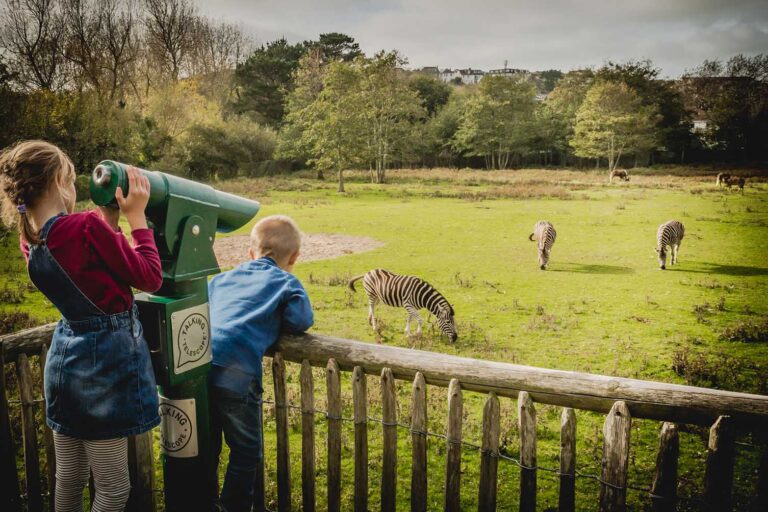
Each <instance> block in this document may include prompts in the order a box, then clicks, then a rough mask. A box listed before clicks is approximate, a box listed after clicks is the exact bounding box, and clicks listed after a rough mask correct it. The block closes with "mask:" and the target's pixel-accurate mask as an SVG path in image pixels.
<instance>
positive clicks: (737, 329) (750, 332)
mask: <svg viewBox="0 0 768 512" xmlns="http://www.w3.org/2000/svg"><path fill="white" fill-rule="evenodd" d="M720 339H721V340H724V341H740V342H743V343H762V342H765V341H768V319H763V320H762V321H760V322H753V321H750V320H748V321H746V322H739V323H737V324H735V325H732V326H730V327H726V328H725V329H723V332H722V333H721V334H720Z"/></svg>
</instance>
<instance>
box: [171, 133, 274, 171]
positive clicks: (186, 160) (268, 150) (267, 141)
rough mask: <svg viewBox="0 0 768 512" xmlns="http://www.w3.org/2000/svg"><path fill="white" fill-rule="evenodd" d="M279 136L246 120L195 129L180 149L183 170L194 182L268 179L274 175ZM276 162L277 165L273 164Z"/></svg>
mask: <svg viewBox="0 0 768 512" xmlns="http://www.w3.org/2000/svg"><path fill="white" fill-rule="evenodd" d="M275 143H276V136H275V132H274V131H273V130H272V129H270V128H265V127H262V126H260V125H258V124H257V123H254V122H253V121H250V120H248V119H247V118H235V119H232V120H229V121H226V122H217V123H211V124H196V125H193V126H192V127H191V128H190V129H189V132H188V134H187V137H186V140H185V142H184V143H183V144H182V149H181V153H182V154H181V162H180V164H181V167H182V169H184V171H185V173H186V174H187V175H189V176H190V177H192V178H195V179H211V178H233V177H235V176H237V175H238V174H246V175H251V176H254V175H265V174H269V173H270V172H272V171H274V170H275V168H276V164H275V163H272V164H268V163H265V162H266V161H272V160H271V158H272V154H273V153H274V150H275ZM272 162H274V161H272Z"/></svg>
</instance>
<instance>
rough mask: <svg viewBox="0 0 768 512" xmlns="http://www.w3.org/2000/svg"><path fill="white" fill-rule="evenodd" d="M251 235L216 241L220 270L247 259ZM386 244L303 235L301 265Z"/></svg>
mask: <svg viewBox="0 0 768 512" xmlns="http://www.w3.org/2000/svg"><path fill="white" fill-rule="evenodd" d="M248 238H249V237H248V235H240V236H227V237H222V238H217V239H216V242H214V244H213V251H214V252H215V253H216V258H217V259H218V260H219V266H220V267H221V268H229V267H234V266H236V265H239V264H240V263H243V262H244V261H247V260H248V245H249V243H250V242H249V239H248ZM383 245H384V242H380V241H378V240H374V239H373V238H368V237H365V236H352V235H340V234H334V233H330V234H329V233H309V234H308V233H304V234H303V235H302V237H301V256H299V262H303V261H314V260H328V259H331V258H338V257H339V256H345V255H347V254H355V253H358V252H365V251H372V250H373V249H377V248H379V247H381V246H383Z"/></svg>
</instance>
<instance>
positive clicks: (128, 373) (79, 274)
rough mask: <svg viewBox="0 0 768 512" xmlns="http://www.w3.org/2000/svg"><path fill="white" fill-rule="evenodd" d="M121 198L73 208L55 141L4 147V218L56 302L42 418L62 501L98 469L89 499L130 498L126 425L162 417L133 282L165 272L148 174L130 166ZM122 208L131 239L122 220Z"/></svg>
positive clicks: (107, 502) (65, 163)
mask: <svg viewBox="0 0 768 512" xmlns="http://www.w3.org/2000/svg"><path fill="white" fill-rule="evenodd" d="M128 176H129V193H128V196H127V197H124V196H123V192H122V190H120V189H119V188H118V189H117V193H116V198H117V204H118V206H119V208H120V210H117V209H111V208H102V209H101V211H100V212H82V213H73V211H74V207H75V187H74V179H75V171H74V166H73V165H72V162H71V161H70V160H69V158H68V157H67V156H66V155H65V154H64V152H62V151H61V150H60V149H59V148H57V147H56V146H54V145H53V144H50V143H48V142H43V141H35V140H32V141H26V142H21V143H19V144H16V145H15V146H13V147H11V148H9V149H7V150H5V151H4V152H3V153H2V154H1V155H0V185H2V196H4V197H3V200H4V201H3V203H4V207H5V208H4V209H5V210H6V212H5V213H6V215H5V217H6V220H9V218H12V217H15V218H16V220H17V223H18V228H19V234H20V238H21V249H22V251H23V253H24V256H25V258H26V259H27V267H28V271H29V277H30V279H31V280H32V282H33V283H34V284H35V285H36V286H37V288H38V289H39V290H40V291H41V292H42V293H43V294H45V296H46V297H48V299H49V300H50V301H51V302H52V303H53V305H54V306H56V308H57V309H58V310H59V312H61V315H62V317H63V318H62V319H61V320H60V321H59V323H58V325H57V326H56V330H55V332H54V334H53V339H52V341H51V347H50V350H49V352H48V359H47V362H46V365H45V383H44V387H45V401H46V421H47V423H48V425H49V426H50V427H51V429H52V430H53V436H54V438H53V439H54V444H55V448H56V462H57V464H56V492H55V506H56V510H57V511H60V512H66V511H71V510H82V502H83V489H84V487H85V485H87V483H88V478H89V470H90V471H92V472H93V479H94V483H95V487H96V497H95V499H94V502H93V507H92V510H93V511H98V512H101V511H112V510H115V511H117V510H123V509H124V508H125V503H126V501H127V500H128V493H129V491H130V482H129V479H128V453H127V442H128V436H132V435H137V434H141V433H142V432H146V431H147V430H150V429H152V428H153V427H154V426H156V425H157V424H158V423H160V418H159V417H158V412H157V410H158V398H157V390H156V387H155V379H154V375H153V373H152V367H151V364H150V359H149V350H148V348H147V344H146V342H145V340H144V337H143V331H142V328H141V324H140V323H139V321H138V318H137V311H136V306H135V305H134V301H133V295H132V293H131V287H135V288H138V289H140V290H144V291H148V292H152V291H155V290H157V289H158V288H159V287H160V285H161V284H162V271H161V267H160V257H159V255H158V253H157V248H156V247H155V242H154V237H153V235H152V230H150V229H148V228H147V221H146V218H145V217H144V208H145V206H146V204H147V201H148V198H149V182H148V180H147V178H146V177H144V176H142V175H141V174H140V173H139V171H138V170H137V169H135V168H129V170H128ZM120 211H122V212H123V215H125V218H126V220H127V221H128V224H129V225H130V227H131V236H132V238H133V241H134V244H135V245H134V246H133V247H131V245H130V244H129V243H128V241H127V239H126V238H125V236H123V234H122V233H121V232H120V229H119V228H118V227H117V221H118V218H119V214H120Z"/></svg>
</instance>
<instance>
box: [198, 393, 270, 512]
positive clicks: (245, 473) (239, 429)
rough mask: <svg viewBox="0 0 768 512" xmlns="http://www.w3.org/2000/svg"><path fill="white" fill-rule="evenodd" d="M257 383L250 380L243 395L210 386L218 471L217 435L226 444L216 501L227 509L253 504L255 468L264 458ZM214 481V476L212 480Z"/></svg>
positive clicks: (243, 509)
mask: <svg viewBox="0 0 768 512" xmlns="http://www.w3.org/2000/svg"><path fill="white" fill-rule="evenodd" d="M261 392H262V389H261V386H260V385H259V383H258V382H256V381H255V380H254V382H253V383H251V386H250V388H249V389H248V392H247V393H246V394H245V395H238V394H237V393H234V392H232V391H229V390H228V389H223V388H219V387H216V386H210V410H211V434H212V438H213V460H214V462H215V464H214V465H213V466H214V469H215V471H216V473H215V474H216V475H218V462H219V455H220V454H221V435H222V433H223V434H224V439H225V441H226V442H227V446H229V462H228V463H227V472H226V474H225V476H224V486H223V488H222V490H221V497H220V504H221V505H222V506H223V507H224V508H225V509H226V510H227V512H248V511H250V510H251V506H252V504H253V482H254V477H255V475H256V468H257V466H258V465H259V464H260V463H261V460H262V459H263V458H264V444H263V440H262V411H261V407H262V403H261ZM214 481H216V482H218V479H216V480H214Z"/></svg>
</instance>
